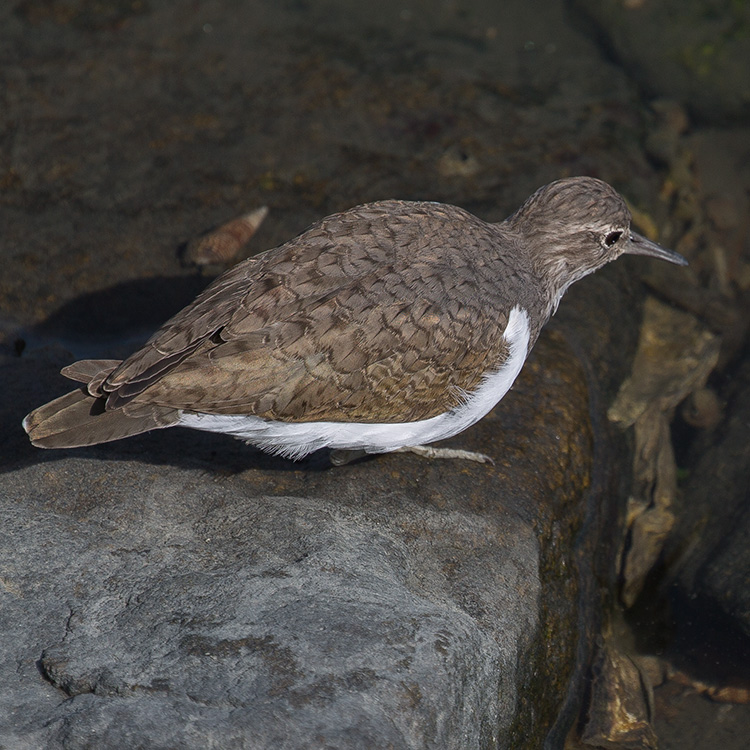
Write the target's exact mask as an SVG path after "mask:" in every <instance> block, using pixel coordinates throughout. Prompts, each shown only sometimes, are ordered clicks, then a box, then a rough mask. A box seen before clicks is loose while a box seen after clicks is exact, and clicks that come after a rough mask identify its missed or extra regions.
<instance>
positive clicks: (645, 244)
mask: <svg viewBox="0 0 750 750" xmlns="http://www.w3.org/2000/svg"><path fill="white" fill-rule="evenodd" d="M625 252H626V253H627V254H628V255H648V256H650V257H651V258H659V259H660V260H667V261H669V262H670V263H676V264H677V265H678V266H686V265H687V264H688V262H687V260H686V259H685V258H684V257H683V256H682V255H680V254H679V253H676V252H675V251H674V250H668V249H667V248H666V247H662V246H661V245H657V244H656V243H655V242H651V240H648V239H646V238H645V237H644V236H643V235H641V234H638V232H631V233H630V242H629V243H628V244H627V246H626V248H625Z"/></svg>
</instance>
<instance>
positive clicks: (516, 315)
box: [179, 307, 530, 458]
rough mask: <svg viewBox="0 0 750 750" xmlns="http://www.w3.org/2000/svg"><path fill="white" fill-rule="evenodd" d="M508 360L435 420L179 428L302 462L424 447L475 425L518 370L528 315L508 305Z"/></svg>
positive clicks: (213, 418) (191, 417) (248, 419)
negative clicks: (322, 455) (312, 456)
mask: <svg viewBox="0 0 750 750" xmlns="http://www.w3.org/2000/svg"><path fill="white" fill-rule="evenodd" d="M503 336H504V338H505V341H506V342H507V344H508V359H506V360H505V362H503V364H502V366H501V367H500V368H499V369H497V370H495V371H494V372H491V373H488V374H487V375H485V376H484V378H483V379H482V382H481V383H480V384H479V387H478V388H477V389H476V390H475V391H473V392H472V393H466V394H463V399H462V402H461V403H460V404H459V405H458V406H456V407H454V408H453V409H450V410H449V411H446V412H444V413H443V414H438V415H437V416H436V417H431V418H430V419H422V420H420V421H418V422H389V423H383V424H369V423H361V422H274V421H272V420H268V419H263V418H262V417H253V416H247V415H241V414H237V415H234V414H189V413H186V412H182V413H181V414H180V421H179V424H180V425H182V426H183V427H192V428H193V429H196V430H207V431H209V432H223V433H226V434H227V435H233V436H234V437H237V438H241V439H242V440H246V441H247V442H248V443H251V444H253V445H257V446H258V447H259V448H261V449H263V450H265V451H268V452H269V453H277V454H279V455H282V456H285V457H286V458H302V457H303V456H306V455H307V454H308V453H312V452H313V451H316V450H318V449H319V448H326V447H328V448H343V449H351V450H355V449H360V450H365V451H367V452H368V453H387V452H388V451H393V450H396V449H397V448H405V447H409V446H414V445H425V444H426V443H433V442H435V441H437V440H444V439H445V438H449V437H452V436H453V435H457V434H458V433H459V432H462V431H463V430H465V429H466V428H467V427H470V426H471V425H473V424H474V423H475V422H478V421H479V420H480V419H481V418H482V417H483V416H484V415H485V414H487V412H489V411H490V409H492V407H493V406H495V404H497V402H498V401H500V399H501V398H502V397H503V396H504V395H505V394H506V393H507V392H508V390H509V389H510V387H511V386H512V385H513V381H515V379H516V378H517V377H518V373H519V372H521V368H522V367H523V363H524V362H525V361H526V355H527V354H528V346H529V336H530V331H529V317H528V314H527V313H526V311H525V310H523V309H521V308H520V307H514V308H513V310H512V311H511V313H510V317H509V318H508V325H507V327H506V329H505V331H504V332H503Z"/></svg>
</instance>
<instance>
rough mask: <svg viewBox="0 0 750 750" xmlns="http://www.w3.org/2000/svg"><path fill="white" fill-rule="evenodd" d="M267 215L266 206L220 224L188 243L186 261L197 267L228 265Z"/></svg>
mask: <svg viewBox="0 0 750 750" xmlns="http://www.w3.org/2000/svg"><path fill="white" fill-rule="evenodd" d="M267 215H268V206H261V207H260V208H258V209H256V210H255V211H251V212H250V213H249V214H245V215H244V216H240V217H239V218H237V219H233V220H232V221H229V222H227V223H226V224H222V225H221V226H220V227H219V228H218V229H215V230H213V231H212V232H209V233H208V234H204V235H203V236H202V237H198V238H197V239H195V240H192V241H191V242H190V243H188V246H187V252H186V259H187V260H188V261H189V262H190V263H194V264H195V265H197V266H206V265H209V264H214V263H220V264H227V263H230V262H231V261H232V260H233V259H234V258H235V256H236V255H237V253H238V252H239V251H240V250H241V249H242V248H243V247H244V246H245V245H246V244H247V243H248V241H249V240H250V238H251V237H252V236H253V235H254V234H255V232H256V231H257V230H258V227H259V226H260V225H261V224H262V223H263V219H265V218H266V216H267Z"/></svg>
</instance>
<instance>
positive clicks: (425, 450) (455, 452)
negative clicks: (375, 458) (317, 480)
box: [328, 445, 495, 466]
mask: <svg viewBox="0 0 750 750" xmlns="http://www.w3.org/2000/svg"><path fill="white" fill-rule="evenodd" d="M388 452H389V453H414V454H416V455H417V456H422V458H458V459H461V460H463V461H476V462H477V463H480V464H493V465H494V463H495V462H494V461H493V460H492V459H491V458H490V457H489V456H488V455H486V454H484V453H477V452H476V451H465V450H461V449H460V448H433V447H432V446H430V445H409V446H406V447H404V448H396V449H395V450H392V451H388ZM372 455H375V454H372V453H368V452H367V451H363V450H346V449H343V448H336V449H334V450H332V451H331V452H330V453H329V454H328V458H329V460H330V462H331V464H332V465H333V466H346V464H350V463H351V462H352V461H356V460H358V459H360V458H364V457H365V456H372Z"/></svg>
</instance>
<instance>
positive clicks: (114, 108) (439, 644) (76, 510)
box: [0, 0, 656, 750]
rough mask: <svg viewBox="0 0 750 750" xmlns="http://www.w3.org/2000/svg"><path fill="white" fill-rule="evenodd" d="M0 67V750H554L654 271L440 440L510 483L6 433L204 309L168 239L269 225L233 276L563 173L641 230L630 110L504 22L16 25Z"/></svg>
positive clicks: (583, 639)
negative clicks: (171, 321) (324, 235)
mask: <svg viewBox="0 0 750 750" xmlns="http://www.w3.org/2000/svg"><path fill="white" fill-rule="evenodd" d="M344 7H345V8H346V12H344ZM0 74H1V75H2V77H3V85H2V86H0V143H2V149H0V213H1V214H2V216H1V219H2V227H3V232H2V236H1V237H0V259H1V260H2V264H3V265H2V273H0V381H1V382H2V383H3V388H2V389H0V423H1V424H2V428H3V429H2V431H0V472H2V480H1V482H2V491H0V505H1V506H2V508H1V509H0V517H1V518H2V519H3V521H2V524H0V536H1V537H2V542H1V543H0V597H2V603H1V604H0V745H3V746H5V747H9V748H10V747H12V748H21V749H24V748H28V749H29V750H30V749H31V748H34V750H37V749H38V748H55V749H56V748H65V749H66V750H68V749H71V748H84V747H85V748H96V750H99V749H100V748H105V749H106V748H122V747H133V748H139V747H142V748H146V747H147V748H150V749H158V748H173V747H181V748H205V747H221V748H234V747H236V748H242V747H244V748H263V747H265V748H300V747H310V748H313V747H315V748H323V747H338V748H362V747H378V748H380V747H393V748H461V750H465V749H468V748H514V750H518V749H522V748H529V749H531V748H534V749H536V748H539V747H542V746H543V745H544V743H545V742H546V743H547V746H548V747H553V748H554V747H560V746H561V745H562V741H563V740H562V738H563V737H564V735H565V734H566V732H567V730H568V728H569V727H570V726H571V724H572V723H573V722H574V721H575V719H576V715H577V712H578V708H579V706H580V703H581V700H582V697H581V689H580V685H581V678H582V676H583V675H584V674H585V670H586V664H587V660H588V659H589V656H590V644H591V641H592V639H593V638H594V637H595V635H596V633H597V632H598V625H597V621H598V617H599V612H600V611H601V607H602V597H603V596H606V595H607V592H608V591H611V590H612V588H611V586H610V584H611V574H612V567H613V558H614V555H615V551H616V550H615V548H614V545H613V544H611V541H610V540H611V539H613V538H615V536H614V533H613V531H612V528H613V524H614V522H615V521H614V519H615V518H616V516H617V508H616V507H614V504H615V503H616V501H617V498H618V487H617V481H618V477H622V473H621V472H618V468H619V465H618V463H617V461H616V459H615V458H614V457H613V454H612V453H611V452H610V447H611V445H612V444H611V442H610V435H609V432H608V430H607V429H606V427H605V425H604V418H603V415H604V414H605V412H606V406H607V401H608V398H609V396H611V395H612V394H613V393H614V392H615V390H616V387H617V385H618V384H619V382H620V380H621V379H622V377H623V376H624V374H625V372H626V370H627V364H628V358H629V357H630V356H631V355H632V352H633V350H634V345H635V341H636V338H637V326H638V314H639V313H638V307H637V305H636V304H634V303H633V299H636V298H637V295H636V297H633V296H632V295H631V292H632V289H633V286H632V285H631V284H629V283H628V280H629V279H630V278H632V275H633V273H634V271H633V269H635V268H636V267H637V265H638V259H629V260H623V261H621V262H618V264H616V267H612V268H609V269H607V270H605V271H604V272H602V273H601V274H599V275H597V277H595V278H592V279H587V280H586V281H584V282H581V283H580V284H579V285H578V286H577V287H576V288H575V289H573V290H571V291H570V292H569V293H568V295H567V296H566V298H565V300H564V302H563V305H562V307H561V309H560V312H559V313H558V315H557V317H556V318H555V319H554V321H553V323H552V324H551V325H550V327H548V329H547V330H546V331H545V332H544V333H543V335H542V339H541V340H540V342H539V344H538V346H537V348H536V350H535V352H534V355H533V357H532V359H531V360H530V361H529V363H528V364H527V367H526V368H525V370H524V372H523V373H522V375H521V377H520V379H519V381H518V382H517V384H516V386H515V387H514V389H513V391H512V392H511V394H509V395H508V397H507V398H506V399H505V400H504V401H503V403H502V404H501V406H500V408H499V409H498V410H496V411H495V412H494V413H493V414H492V415H490V416H489V417H488V418H487V419H485V420H483V421H482V422H481V423H480V424H478V425H476V426H475V428H473V429H472V430H471V431H469V432H467V433H465V434H464V435H461V436H460V437H458V438H456V439H455V440H453V441H452V442H451V444H452V445H454V446H456V447H462V448H468V449H473V450H481V451H483V452H486V453H489V454H490V455H491V456H493V457H494V458H495V461H496V464H495V466H494V467H486V466H479V465H473V464H472V465H466V464H462V463H454V462H447V463H446V462H441V461H436V462H428V461H424V460H421V459H418V458H416V457H413V456H408V455H399V456H385V457H379V458H377V459H374V460H371V461H367V462H362V463H359V464H353V465H350V466H347V467H344V468H341V469H337V470H330V469H329V468H328V464H327V460H326V457H325V456H319V455H316V456H313V457H311V458H310V459H308V460H307V461H305V462H303V463H301V464H292V463H289V462H286V461H282V460H280V459H271V458H269V457H267V456H264V455H263V454H260V453H257V452H255V451H253V450H250V449H248V448H246V447H245V446H243V445H242V444H240V443H238V442H235V441H232V440H231V439H228V438H223V437H221V436H213V435H202V434H197V433H195V432H189V431H181V430H178V429H174V430H171V431H169V433H168V434H167V433H161V434H160V433H154V434H150V435H145V436H141V437H138V438H133V439H130V440H127V441H123V442H121V443H116V444H111V445H107V446H101V447H97V448H92V449H86V450H82V451H67V452H65V451H63V452H56V453H51V452H40V451H38V450H35V449H33V448H32V447H31V446H30V445H29V444H28V441H27V439H26V437H25V435H24V434H23V432H22V430H21V428H20V420H21V418H22V417H23V415H24V414H25V413H27V412H28V411H29V410H30V409H31V408H33V407H35V406H37V405H39V404H41V403H42V402H44V401H46V400H48V399H50V398H52V397H54V396H55V395H57V394H59V393H62V392H63V390H64V388H65V387H66V386H65V383H64V381H63V379H62V378H61V377H60V376H59V375H58V374H57V373H58V371H59V369H60V367H62V366H63V365H65V364H67V363H69V362H70V361H72V360H73V359H76V358H80V357H86V356H96V357H122V356H124V355H126V354H127V353H128V352H129V351H131V350H132V348H133V347H134V345H135V344H136V343H139V342H141V341H143V340H144V339H145V338H146V336H147V335H148V334H149V333H150V332H151V331H152V330H153V329H154V328H155V327H156V326H157V325H158V324H160V323H161V322H162V321H163V320H164V319H165V318H166V317H168V316H169V315H170V314H172V313H173V312H175V311H176V310H178V309H179V308H180V307H181V306H182V305H184V304H185V303H187V302H188V301H189V300H190V299H191V298H192V297H193V296H194V295H195V294H196V293H197V292H198V291H199V290H200V288H201V287H202V286H203V285H204V284H205V283H206V281H207V279H205V278H204V277H201V276H198V275H196V274H195V272H194V271H193V270H191V269H187V268H185V267H183V265H181V263H180V259H179V252H178V250H179V247H180V245H181V244H182V243H185V242H187V241H188V240H190V239H191V238H193V237H194V236H196V235H197V234H199V233H200V232H203V231H205V230H207V229H209V228H210V227H211V226H215V225H217V224H220V223H221V222H223V221H226V220H228V219H231V218H232V217H234V216H237V215H240V214H242V213H244V212H247V211H248V210H252V209H253V208H255V207H258V206H260V205H268V206H269V208H270V212H269V216H268V218H267V219H266V221H265V222H264V224H263V225H262V226H261V228H260V230H259V231H258V233H257V235H256V236H255V237H254V238H253V240H252V242H251V246H250V248H249V249H248V252H256V251H258V250H261V249H264V248H266V247H271V246H273V245H274V244H277V243H279V242H282V241H284V240H286V239H289V238H290V237H291V236H293V235H294V234H295V233H297V232H298V231H300V230H302V229H303V228H304V227H305V226H306V225H307V224H309V223H310V222H311V221H313V220H315V219H318V218H320V217H321V216H323V215H325V214H327V213H331V212H332V211H334V210H339V209H343V208H347V207H349V206H351V205H353V204H356V203H362V202H365V201H369V200H376V199H381V198H405V199H434V200H441V201H445V202H451V203H456V204H459V205H462V206H464V207H466V208H468V209H469V210H471V211H473V212H474V213H476V214H478V215H480V216H481V217H482V218H484V219H488V220H499V219H501V218H504V216H506V215H507V214H508V213H509V212H510V211H511V210H513V209H514V208H516V207H517V206H518V205H519V204H520V202H521V200H523V199H524V198H525V197H527V196H528V195H529V194H530V192H531V191H532V190H533V189H535V188H536V187H538V186H539V185H541V184H544V183H546V182H549V181H550V180H552V179H555V178H557V177H561V176H564V175H566V174H582V173H586V174H593V175H595V176H598V177H601V178H603V179H606V180H607V181H609V182H611V183H612V184H614V185H615V186H616V187H618V188H619V189H621V190H622V191H623V192H624V193H625V194H626V195H627V196H628V198H630V199H631V200H633V201H635V202H636V203H641V204H645V205H648V202H649V201H650V200H651V199H653V198H654V189H655V188H654V185H655V184H656V183H655V181H654V179H653V177H654V173H653V169H652V167H651V165H650V164H649V162H648V160H647V159H646V157H645V156H644V154H643V149H642V148H641V146H640V143H641V142H642V138H643V132H644V128H645V127H646V124H647V117H646V116H645V115H644V114H643V110H642V107H641V104H640V101H639V99H638V93H637V90H636V88H635V87H634V86H633V85H632V83H631V82H630V81H629V80H628V79H627V77H626V76H625V75H623V73H622V72H621V71H620V70H618V69H617V68H616V67H615V66H614V65H612V64H610V63H609V62H607V61H606V60H605V59H604V58H603V57H602V56H601V54H600V52H599V50H598V48H597V46H596V44H595V43H594V42H593V41H591V40H590V39H588V38H587V37H586V36H585V35H583V34H581V33H579V32H578V31H576V30H574V29H573V28H572V27H571V26H570V25H569V24H568V23H567V21H566V18H565V16H564V13H563V6H562V3H556V2H553V3H549V4H548V5H546V6H545V7H544V9H541V10H540V9H539V8H536V7H534V8H531V7H530V6H529V4H528V3H525V2H521V1H520V0H519V1H518V2H511V3H503V4H502V9H500V7H499V5H498V4H497V3H489V2H487V3H483V2H477V3H475V4H461V5H460V7H459V6H458V5H456V6H454V5H451V4H441V5H440V8H439V9H438V10H436V9H435V6H434V4H433V3H427V2H419V3H413V4H411V6H410V8H409V9H404V7H403V4H402V3H396V2H390V1H387V2H385V3H380V4H378V6H377V7H372V8H370V7H367V6H359V5H356V7H355V6H354V5H351V4H346V5H345V6H344V5H343V4H341V3H336V2H328V3H322V2H321V3H319V4H318V3H309V4H307V3H291V4H285V5H281V4H278V3H275V2H257V3H242V4H237V3H227V2H220V1H219V0H214V1H213V2H208V3H200V4H197V5H191V6H190V7H189V8H188V7H187V6H183V5H181V4H173V3H167V2H160V1H159V0H150V1H149V2H119V1H117V0H113V1H111V2H87V1H86V0H78V1H76V0H52V2H48V1H46V0H45V1H44V2H42V1H41V0H23V1H22V2H10V3H4V4H3V5H2V8H0ZM627 463H628V462H627V460H625V465H627ZM602 538H604V539H605V540H606V543H604V544H601V543H600V542H601V539H602Z"/></svg>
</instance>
